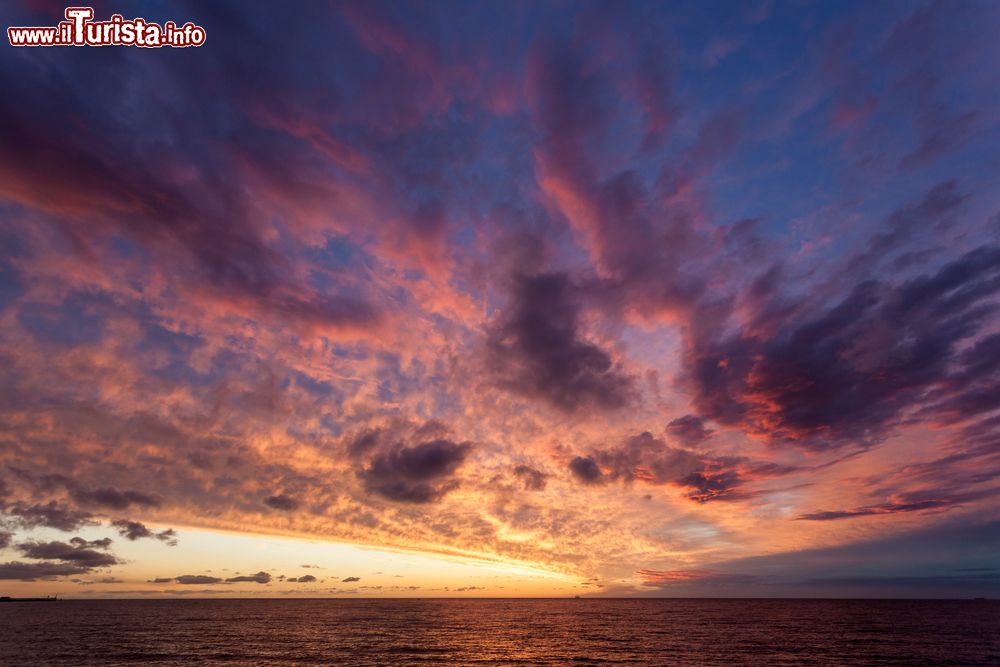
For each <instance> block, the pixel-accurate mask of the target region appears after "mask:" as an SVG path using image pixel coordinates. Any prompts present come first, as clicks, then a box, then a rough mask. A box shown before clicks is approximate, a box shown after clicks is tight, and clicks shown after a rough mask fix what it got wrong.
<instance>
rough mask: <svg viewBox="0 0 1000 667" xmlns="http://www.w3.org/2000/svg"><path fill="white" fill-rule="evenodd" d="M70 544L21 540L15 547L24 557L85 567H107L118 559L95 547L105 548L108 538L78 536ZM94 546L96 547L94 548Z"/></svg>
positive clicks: (116, 562)
mask: <svg viewBox="0 0 1000 667" xmlns="http://www.w3.org/2000/svg"><path fill="white" fill-rule="evenodd" d="M71 542H72V544H67V543H65V542H55V541H53V542H21V543H20V544H18V545H17V549H18V550H19V551H20V552H21V553H22V554H24V556H25V557H26V558H36V559H40V560H41V559H44V560H59V561H64V562H67V563H74V564H77V565H80V566H82V567H86V568H98V567H107V566H109V565H117V564H118V562H119V561H118V559H117V558H115V556H114V555H112V554H110V553H107V552H106V551H97V550H96V549H107V548H108V546H109V545H110V543H111V541H110V540H107V541H105V540H98V541H94V542H87V541H86V540H82V539H80V538H73V540H71ZM94 547H96V549H95V548H94Z"/></svg>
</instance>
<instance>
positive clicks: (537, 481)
mask: <svg viewBox="0 0 1000 667" xmlns="http://www.w3.org/2000/svg"><path fill="white" fill-rule="evenodd" d="M514 475H515V476H516V477H517V478H518V479H520V480H521V481H522V482H523V483H524V489H525V491H542V490H543V489H545V480H546V477H547V475H546V474H545V473H543V472H542V471H540V470H535V469H534V468H532V467H531V466H526V465H519V466H516V467H515V468H514Z"/></svg>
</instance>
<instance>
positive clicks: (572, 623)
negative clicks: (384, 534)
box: [0, 599, 1000, 666]
mask: <svg viewBox="0 0 1000 667" xmlns="http://www.w3.org/2000/svg"><path fill="white" fill-rule="evenodd" d="M0 662H2V664H4V665H126V664H127V665H139V664H141V665H216V664H220V665H255V666H256V665H1000V602H997V601H972V600H969V601H899V600H897V601H863V600H849V601H837V600H674V599H671V600H663V599H660V600H588V599H582V600H158V601H145V600H142V601H139V600H127V601H110V600H103V601H61V602H55V603H47V602H9V603H0Z"/></svg>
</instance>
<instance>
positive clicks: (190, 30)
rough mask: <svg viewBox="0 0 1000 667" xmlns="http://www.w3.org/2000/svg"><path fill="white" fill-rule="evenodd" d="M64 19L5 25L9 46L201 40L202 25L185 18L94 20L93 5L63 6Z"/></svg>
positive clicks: (149, 45)
mask: <svg viewBox="0 0 1000 667" xmlns="http://www.w3.org/2000/svg"><path fill="white" fill-rule="evenodd" d="M64 15H65V17H66V20H65V21H60V22H59V24H58V25H56V26H46V27H41V26H24V27H10V28H7V39H8V40H9V41H10V45H11V46H138V47H140V48H144V49H158V48H162V47H164V46H169V47H172V48H186V47H189V46H201V45H202V44H204V43H205V38H206V36H207V35H206V33H205V29H204V28H203V27H201V26H200V25H195V24H194V23H191V22H190V21H188V22H187V23H185V24H184V25H181V26H179V25H177V24H176V23H175V22H174V21H167V22H166V23H164V24H163V25H160V24H159V23H153V22H150V21H147V20H146V19H144V18H138V17H137V18H134V19H126V18H125V17H123V16H122V15H121V14H112V15H111V18H110V19H108V20H107V21H94V8H93V7H67V8H66V11H65V14H64Z"/></svg>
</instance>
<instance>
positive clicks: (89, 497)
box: [70, 488, 160, 510]
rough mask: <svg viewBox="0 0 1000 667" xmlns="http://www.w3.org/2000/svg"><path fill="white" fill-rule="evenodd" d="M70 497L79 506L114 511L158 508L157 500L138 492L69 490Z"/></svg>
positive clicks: (105, 489)
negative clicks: (135, 506)
mask: <svg viewBox="0 0 1000 667" xmlns="http://www.w3.org/2000/svg"><path fill="white" fill-rule="evenodd" d="M70 495H71V496H72V497H73V500H75V501H76V502H78V503H80V504H81V505H99V506H101V507H109V508H111V509H115V510H125V509H128V508H129V507H131V506H132V505H137V506H139V507H159V506H160V499H159V498H157V497H156V496H152V495H149V494H146V493H142V492H140V491H130V490H126V491H119V490H118V489H112V488H103V489H93V490H86V489H80V488H71V489H70Z"/></svg>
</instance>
